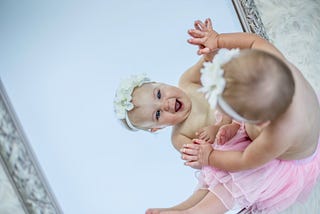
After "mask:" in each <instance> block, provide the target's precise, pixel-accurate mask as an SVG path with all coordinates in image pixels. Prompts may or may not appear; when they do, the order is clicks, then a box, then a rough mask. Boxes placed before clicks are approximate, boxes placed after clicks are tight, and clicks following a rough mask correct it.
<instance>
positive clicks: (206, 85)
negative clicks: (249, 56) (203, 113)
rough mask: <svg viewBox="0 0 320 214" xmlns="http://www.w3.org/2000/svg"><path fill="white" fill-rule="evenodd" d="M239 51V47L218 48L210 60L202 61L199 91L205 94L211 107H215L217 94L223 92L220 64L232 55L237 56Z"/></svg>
mask: <svg viewBox="0 0 320 214" xmlns="http://www.w3.org/2000/svg"><path fill="white" fill-rule="evenodd" d="M239 52H240V50H239V49H231V50H228V49H220V50H219V52H218V53H217V54H216V55H215V57H214V59H213V60H212V62H206V63H203V68H202V69H201V78H200V80H201V83H202V86H203V87H202V88H200V89H199V91H201V92H203V93H204V94H205V97H206V99H207V100H208V102H209V103H210V106H211V108H215V107H216V105H217V102H218V96H219V95H220V94H221V93H222V92H223V90H224V87H225V85H226V80H225V79H224V77H223V75H224V71H223V69H222V66H223V65H224V64H225V63H227V62H228V61H230V60H231V59H232V58H233V57H235V56H238V55H239Z"/></svg>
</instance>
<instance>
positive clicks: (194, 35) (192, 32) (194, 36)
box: [188, 29, 205, 38]
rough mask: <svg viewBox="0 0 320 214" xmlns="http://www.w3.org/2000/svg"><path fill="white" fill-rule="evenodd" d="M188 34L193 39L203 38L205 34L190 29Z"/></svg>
mask: <svg viewBox="0 0 320 214" xmlns="http://www.w3.org/2000/svg"><path fill="white" fill-rule="evenodd" d="M188 34H189V35H190V36H192V37H193V38H202V37H204V36H205V33H204V32H202V31H200V30H195V29H190V30H188Z"/></svg>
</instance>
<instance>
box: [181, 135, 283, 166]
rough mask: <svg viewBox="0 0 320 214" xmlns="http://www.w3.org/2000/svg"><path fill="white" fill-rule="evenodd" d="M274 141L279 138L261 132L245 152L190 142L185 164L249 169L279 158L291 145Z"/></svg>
mask: <svg viewBox="0 0 320 214" xmlns="http://www.w3.org/2000/svg"><path fill="white" fill-rule="evenodd" d="M266 137H267V138H266ZM278 141H279V139H278ZM274 142H277V140H276V139H272V137H270V135H267V134H261V136H259V137H258V138H256V139H255V140H254V141H253V142H252V143H251V144H249V145H248V146H247V148H246V149H245V150H244V151H243V152H241V151H218V150H213V149H211V148H210V147H208V146H207V145H206V144H205V143H198V144H188V145H185V146H184V148H186V149H187V150H184V151H186V153H188V154H184V155H183V156H182V159H183V160H185V161H186V162H185V165H187V166H190V167H193V168H195V167H202V166H206V165H210V166H214V167H216V168H218V169H222V170H226V171H230V172H234V171H241V170H248V169H252V168H256V167H259V166H262V165H263V164H265V163H267V162H269V161H272V160H273V159H276V158H278V157H279V156H280V155H281V154H283V153H284V152H285V151H286V150H287V149H288V147H289V145H288V144H283V143H279V142H277V143H274ZM206 150H209V151H206Z"/></svg>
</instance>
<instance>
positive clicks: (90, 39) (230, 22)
mask: <svg viewBox="0 0 320 214" xmlns="http://www.w3.org/2000/svg"><path fill="white" fill-rule="evenodd" d="M206 17H211V18H212V20H213V25H214V27H215V28H216V30H217V31H219V32H232V31H241V27H240V24H239V22H238V20H237V16H236V14H235V11H234V9H233V6H232V3H231V0H230V1H229V0H175V1H171V0H161V1H160V0H159V1H155V0H136V1H119V0H107V1H103V0H90V1H89V0H56V1H42V0H29V1H20V2H17V1H10V0H3V1H1V3H0V47H1V48H0V75H1V80H2V81H3V83H4V85H5V88H6V90H7V93H8V94H9V97H10V99H11V102H12V104H13V106H14V108H15V110H16V113H17V114H18V117H19V119H20V121H21V123H22V125H23V127H24V130H25V132H26V135H27V137H28V140H29V141H30V143H31V145H32V148H33V150H34V152H35V154H36V155H37V158H38V160H39V162H40V165H41V167H42V169H43V171H44V173H45V176H46V177H47V179H48V181H49V184H50V186H51V188H52V189H53V191H54V193H55V195H56V197H57V199H58V201H59V204H60V205H61V207H62V209H63V211H64V212H65V213H77V214H82V213H94V214H100V213H101V214H102V213H103V214H105V213H108V214H113V213H115V214H116V213H129V212H130V213H144V211H145V210H146V209H147V208H148V207H166V206H171V205H174V204H176V203H178V202H180V201H182V200H184V199H185V198H187V197H188V196H189V195H190V194H191V193H192V192H193V190H194V188H195V185H196V183H197V180H196V179H195V177H194V170H192V169H190V168H186V167H185V166H183V162H182V160H180V156H179V154H178V153H177V152H176V151H175V150H174V149H173V147H172V146H171V143H170V138H169V133H170V129H167V130H164V131H161V132H160V133H158V134H155V135H153V134H149V133H144V132H138V133H131V132H128V131H126V130H124V129H123V128H122V127H121V125H120V124H119V123H118V122H117V120H116V118H115V116H114V114H113V105H112V102H113V95H114V92H115V89H116V87H117V85H118V83H119V80H120V79H121V78H122V77H126V76H127V75H128V74H132V73H141V72H146V73H148V74H149V75H150V76H151V77H152V79H154V80H157V81H164V82H168V83H170V84H174V85H176V84H177V82H178V78H179V76H180V75H181V74H182V73H183V72H184V71H185V70H186V69H187V68H188V67H190V66H191V65H193V63H195V62H196V61H197V59H198V56H197V55H196V47H192V46H190V45H189V44H187V42H186V40H187V39H188V38H189V37H188V35H187V33H186V31H187V29H189V28H192V27H193V21H194V20H196V19H201V20H203V19H205V18H206Z"/></svg>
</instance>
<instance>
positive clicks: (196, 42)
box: [187, 38, 205, 45]
mask: <svg viewBox="0 0 320 214" xmlns="http://www.w3.org/2000/svg"><path fill="white" fill-rule="evenodd" d="M187 41H188V42H189V43H190V44H192V45H203V44H204V42H205V39H204V38H191V39H188V40H187Z"/></svg>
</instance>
